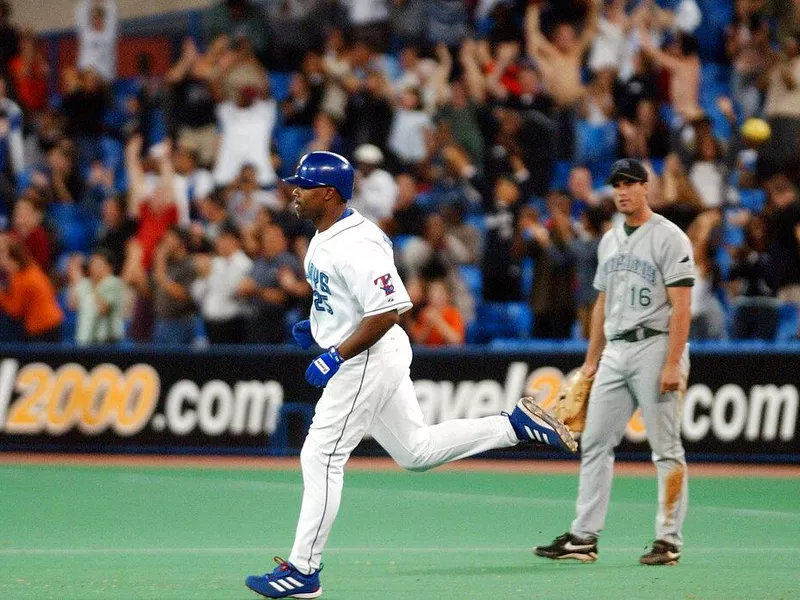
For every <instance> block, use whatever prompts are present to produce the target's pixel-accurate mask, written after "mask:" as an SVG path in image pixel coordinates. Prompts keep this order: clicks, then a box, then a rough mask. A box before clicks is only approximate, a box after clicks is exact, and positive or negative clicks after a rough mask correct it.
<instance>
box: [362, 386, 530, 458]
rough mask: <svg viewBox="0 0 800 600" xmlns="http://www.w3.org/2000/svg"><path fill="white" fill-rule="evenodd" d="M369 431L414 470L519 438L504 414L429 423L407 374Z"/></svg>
mask: <svg viewBox="0 0 800 600" xmlns="http://www.w3.org/2000/svg"><path fill="white" fill-rule="evenodd" d="M369 431H370V433H371V434H372V436H373V437H374V438H375V440H376V441H377V442H378V443H379V444H380V445H381V446H382V447H383V448H384V449H385V450H386V451H387V452H388V453H389V455H390V456H391V457H392V458H393V459H394V460H395V461H396V462H397V463H398V464H399V465H400V466H401V467H403V468H405V469H409V470H412V471H425V470H427V469H432V468H433V467H436V466H439V465H441V464H444V463H447V462H450V461H453V460H457V459H459V458H465V457H467V456H472V455H473V454H477V453H479V452H485V451H487V450H492V449H494V448H507V447H509V446H514V445H515V444H517V443H518V441H519V440H518V439H517V435H516V434H515V433H514V429H513V427H512V426H511V422H510V421H509V419H508V417H506V416H503V415H497V416H491V417H484V418H482V419H454V420H452V421H445V422H444V423H440V424H438V425H426V424H425V422H424V420H423V415H422V409H421V408H420V406H419V402H417V396H416V393H415V392H414V384H413V383H412V381H411V378H410V377H408V376H406V377H404V378H403V380H402V381H401V383H400V386H399V387H398V388H397V390H396V391H395V393H394V395H393V396H392V397H391V398H390V399H389V400H388V401H387V402H386V404H385V405H384V406H383V407H382V408H381V409H380V410H379V411H378V413H377V414H376V416H375V420H374V421H373V423H372V426H371V427H370V430H369Z"/></svg>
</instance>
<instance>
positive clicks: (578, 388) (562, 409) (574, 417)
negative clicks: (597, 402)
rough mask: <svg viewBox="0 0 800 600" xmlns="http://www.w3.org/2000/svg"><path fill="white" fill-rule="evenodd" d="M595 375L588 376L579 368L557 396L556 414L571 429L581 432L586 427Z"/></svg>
mask: <svg viewBox="0 0 800 600" xmlns="http://www.w3.org/2000/svg"><path fill="white" fill-rule="evenodd" d="M593 382H594V377H586V375H584V374H583V371H582V370H580V369H578V370H577V371H576V372H575V374H574V375H573V376H572V377H570V378H569V379H568V380H566V381H565V382H564V383H563V384H562V386H561V391H560V392H559V394H558V397H557V398H556V408H555V414H556V417H558V418H559V419H560V420H561V421H562V422H563V423H564V425H566V426H567V427H569V429H570V431H572V432H575V433H579V432H581V431H583V430H584V428H585V427H586V410H587V409H588V408H589V392H590V391H591V390H592V383H593Z"/></svg>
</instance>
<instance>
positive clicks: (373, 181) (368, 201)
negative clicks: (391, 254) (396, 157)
mask: <svg viewBox="0 0 800 600" xmlns="http://www.w3.org/2000/svg"><path fill="white" fill-rule="evenodd" d="M354 157H355V159H356V165H357V167H358V168H357V171H356V181H355V186H354V189H353V199H352V200H351V201H350V205H351V206H352V207H353V208H355V209H356V210H358V212H360V213H361V214H362V215H364V216H365V217H366V218H368V219H370V220H371V221H373V222H374V223H377V224H379V225H380V224H381V223H382V222H383V221H385V220H387V219H390V218H391V217H392V211H393V210H394V203H395V202H396V201H397V184H396V183H395V181H394V178H393V177H392V176H391V174H390V173H389V172H388V171H384V170H383V169H381V168H380V165H381V164H382V163H383V152H381V150H380V148H378V147H377V146H373V145H372V144H362V145H361V146H359V147H358V148H356V151H355V153H354Z"/></svg>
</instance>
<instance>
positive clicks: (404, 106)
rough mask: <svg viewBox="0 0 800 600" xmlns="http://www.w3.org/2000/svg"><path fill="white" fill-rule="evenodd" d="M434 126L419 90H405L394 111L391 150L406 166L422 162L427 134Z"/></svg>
mask: <svg viewBox="0 0 800 600" xmlns="http://www.w3.org/2000/svg"><path fill="white" fill-rule="evenodd" d="M432 128H433V123H432V122H431V118H430V117H429V116H428V115H427V114H426V113H425V112H424V111H423V110H422V106H421V102H420V95H419V92H418V91H417V90H415V89H408V90H405V91H404V92H402V93H401V94H400V98H399V102H398V105H397V107H396V108H395V111H394V119H393V120H392V129H391V130H390V131H389V140H388V146H389V150H391V151H392V153H393V154H394V155H395V156H396V157H397V158H398V159H399V160H400V162H402V163H405V165H406V166H408V165H416V164H417V163H420V162H422V161H423V160H424V159H425V156H426V155H427V148H426V144H425V134H426V132H427V131H429V130H431V129H432Z"/></svg>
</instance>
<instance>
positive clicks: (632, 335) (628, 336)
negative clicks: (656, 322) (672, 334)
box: [610, 327, 666, 342]
mask: <svg viewBox="0 0 800 600" xmlns="http://www.w3.org/2000/svg"><path fill="white" fill-rule="evenodd" d="M664 333H666V332H664V331H658V330H657V329H650V328H649V327H637V328H636V329H630V330H628V331H623V332H622V333H620V334H618V335H615V336H614V337H612V338H611V340H610V341H612V342H640V341H642V340H646V339H647V338H651V337H653V336H656V335H663V334H664Z"/></svg>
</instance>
